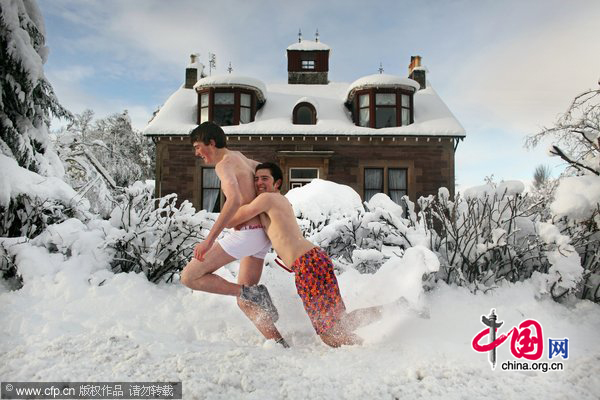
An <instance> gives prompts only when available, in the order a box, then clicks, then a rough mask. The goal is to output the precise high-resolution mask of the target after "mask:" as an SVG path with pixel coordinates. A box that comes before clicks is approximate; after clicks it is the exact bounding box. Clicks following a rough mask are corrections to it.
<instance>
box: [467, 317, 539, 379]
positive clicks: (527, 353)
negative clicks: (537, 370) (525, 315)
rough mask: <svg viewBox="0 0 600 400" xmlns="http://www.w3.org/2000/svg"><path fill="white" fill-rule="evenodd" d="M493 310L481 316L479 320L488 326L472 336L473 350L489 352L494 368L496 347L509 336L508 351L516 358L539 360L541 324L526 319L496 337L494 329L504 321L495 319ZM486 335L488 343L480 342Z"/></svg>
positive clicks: (493, 367)
mask: <svg viewBox="0 0 600 400" xmlns="http://www.w3.org/2000/svg"><path fill="white" fill-rule="evenodd" d="M497 318H498V317H497V315H496V313H495V310H494V309H492V311H491V313H490V315H489V317H486V316H485V315H482V316H481V322H482V323H483V324H484V325H486V326H487V327H488V328H485V329H484V330H482V331H481V332H479V333H478V334H477V335H476V336H475V337H474V338H473V342H472V345H473V350H475V351H478V352H480V353H485V352H489V353H490V364H491V365H492V369H495V368H496V347H498V346H500V345H501V344H502V343H504V342H505V341H506V339H508V338H509V336H510V337H511V340H510V351H511V353H512V354H513V356H515V357H516V358H526V359H528V360H539V359H540V357H541V356H542V354H543V352H544V336H543V333H542V325H540V323H539V322H537V321H536V320H534V319H527V320H525V321H523V322H521V323H520V324H519V326H518V327H516V326H515V327H513V328H512V329H511V330H510V331H509V332H508V333H506V334H504V333H503V334H501V335H500V336H499V337H498V338H496V331H497V330H498V328H500V327H501V326H502V324H503V323H504V322H502V321H497ZM484 336H488V337H489V339H488V343H486V344H480V341H481V339H483V337H484Z"/></svg>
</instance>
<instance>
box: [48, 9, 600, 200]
mask: <svg viewBox="0 0 600 400" xmlns="http://www.w3.org/2000/svg"><path fill="white" fill-rule="evenodd" d="M38 4H39V5H40V8H41V10H42V14H43V16H44V19H45V25H46V26H45V28H46V45H47V46H48V47H49V48H50V56H49V59H48V62H47V63H46V65H45V72H46V77H47V78H48V80H49V81H50V82H51V84H52V85H53V87H54V90H55V92H56V94H57V96H58V99H59V101H60V102H61V104H63V106H65V107H66V108H67V109H69V110H70V111H72V112H74V113H79V112H82V111H83V110H85V109H91V110H93V111H94V112H95V114H96V117H104V116H106V115H109V114H112V113H116V112H122V111H123V110H125V109H127V110H128V112H129V115H130V116H131V118H132V122H133V125H134V127H135V128H137V129H140V130H141V129H143V128H144V126H145V125H146V123H147V122H148V120H149V119H150V117H151V116H152V113H153V112H154V111H155V110H156V109H158V108H159V107H160V106H161V105H162V104H163V103H164V102H165V101H166V99H167V98H168V97H169V95H170V94H171V93H173V92H174V91H175V90H177V88H179V87H180V86H181V85H182V84H183V82H184V77H185V67H186V66H187V65H188V64H189V60H190V58H189V55H190V54H191V53H200V61H201V62H202V63H204V64H205V65H208V54H209V53H214V54H215V55H216V59H217V66H216V70H214V71H213V74H224V73H227V67H228V65H229V63H231V66H232V68H233V71H234V73H237V74H241V75H247V76H251V77H254V78H257V79H260V80H262V81H263V82H266V83H282V82H286V81H287V61H286V58H285V49H286V48H287V46H289V45H290V44H292V43H295V42H296V41H297V39H298V30H299V29H301V30H302V34H303V37H304V38H305V39H310V40H313V39H314V36H315V31H316V30H317V29H318V31H319V35H320V40H321V41H322V42H324V43H326V44H328V45H329V46H330V47H331V48H332V53H331V56H330V65H329V79H330V81H333V82H348V83H350V82H353V81H354V80H356V79H358V78H360V77H363V76H365V75H370V74H374V73H377V72H378V68H379V66H380V63H381V65H382V66H383V69H384V72H385V73H387V74H394V75H399V76H407V74H408V64H409V62H410V57H411V56H413V55H420V56H421V57H422V62H423V65H425V66H426V67H427V69H428V81H429V83H430V84H431V85H432V86H433V87H434V88H435V90H436V91H437V92H438V94H439V95H440V97H441V98H442V100H444V102H445V103H446V104H447V106H448V107H449V108H450V110H451V111H452V112H453V113H454V115H455V116H456V117H457V119H458V120H459V121H460V123H461V124H462V125H463V127H464V128H465V130H466V133H467V136H466V138H465V140H464V141H462V142H461V143H460V144H459V146H458V149H457V151H456V183H457V186H458V188H459V190H460V189H461V188H467V187H470V186H475V185H481V184H483V183H484V181H485V179H486V177H490V176H492V175H493V178H494V180H496V181H501V180H523V181H526V182H527V181H530V180H531V179H532V176H533V172H534V170H535V168H536V167H537V166H538V165H540V164H545V165H548V166H550V167H551V171H552V175H553V176H554V177H557V176H558V175H559V174H560V173H561V172H562V171H563V170H564V167H565V166H564V164H563V163H560V162H559V161H558V160H556V159H554V158H551V157H549V156H548V155H547V147H548V145H549V143H545V144H542V145H540V146H538V147H537V148H535V149H532V150H528V149H525V148H524V143H525V138H526V137H527V135H531V134H534V133H536V132H538V131H539V130H540V129H541V128H543V127H547V126H551V125H552V124H553V123H554V122H555V121H556V119H557V118H558V117H559V116H560V115H561V114H562V113H563V112H564V111H565V110H566V109H567V107H568V106H569V104H570V101H571V100H572V99H573V98H574V97H575V96H576V95H577V94H579V93H581V92H583V91H585V90H587V89H590V88H597V87H598V84H599V83H598V81H599V78H600V23H598V21H600V1H596V0H572V1H558V0H531V1H527V0H519V1H514V0H507V1H495V0H494V1H493V0H449V1H431V0H429V1H428V0H425V1H419V2H415V1H404V0H399V1H373V2H370V3H368V2H365V1H364V0H360V1H357V0H344V1H325V0H320V1H313V0H306V1H302V2H291V1H280V0H278V1H275V0H257V1H253V2H249V1H241V0H222V1H218V2H215V1H204V0H200V1H199V0H171V1H162V0H144V1H142V0H127V1H124V0H121V1H118V0H85V1H77V0H39V1H38ZM59 125H60V122H57V121H56V122H55V124H54V125H53V126H54V127H55V128H56V127H58V126H59Z"/></svg>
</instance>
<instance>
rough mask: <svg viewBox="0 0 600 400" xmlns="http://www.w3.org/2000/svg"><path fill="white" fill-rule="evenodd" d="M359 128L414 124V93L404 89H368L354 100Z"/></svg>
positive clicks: (356, 121)
mask: <svg viewBox="0 0 600 400" xmlns="http://www.w3.org/2000/svg"><path fill="white" fill-rule="evenodd" d="M354 110H355V113H354V115H355V116H354V118H355V123H356V124H357V125H358V126H364V127H367V128H388V127H394V126H405V125H410V124H411V123H412V122H413V107H412V93H410V92H408V91H404V90H402V89H366V90H362V91H360V92H358V93H357V95H356V97H355V100H354Z"/></svg>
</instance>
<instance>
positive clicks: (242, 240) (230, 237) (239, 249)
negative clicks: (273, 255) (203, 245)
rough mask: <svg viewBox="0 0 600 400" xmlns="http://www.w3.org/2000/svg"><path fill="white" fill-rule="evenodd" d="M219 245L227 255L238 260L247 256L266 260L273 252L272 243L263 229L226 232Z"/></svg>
mask: <svg viewBox="0 0 600 400" xmlns="http://www.w3.org/2000/svg"><path fill="white" fill-rule="evenodd" d="M218 243H219V245H220V246H221V248H222V249H223V250H225V253H227V254H229V255H230V256H231V257H235V258H236V259H237V260H240V259H242V258H244V257H247V256H251V257H256V258H260V259H264V258H265V256H266V255H267V253H268V252H269V250H271V241H270V240H269V238H268V237H267V235H266V234H265V231H264V230H263V228H262V227H260V228H254V227H252V228H250V229H243V228H242V230H239V231H234V230H231V231H228V232H225V236H224V237H223V239H220V240H219V241H218Z"/></svg>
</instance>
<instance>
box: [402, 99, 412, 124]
mask: <svg viewBox="0 0 600 400" xmlns="http://www.w3.org/2000/svg"><path fill="white" fill-rule="evenodd" d="M400 98H401V108H400V111H401V113H402V114H401V121H402V125H403V126H404V125H410V123H411V120H410V96H409V95H407V94H401V95H400Z"/></svg>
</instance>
